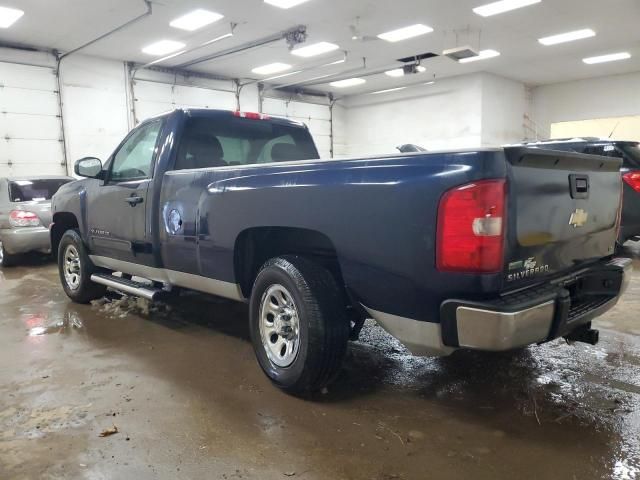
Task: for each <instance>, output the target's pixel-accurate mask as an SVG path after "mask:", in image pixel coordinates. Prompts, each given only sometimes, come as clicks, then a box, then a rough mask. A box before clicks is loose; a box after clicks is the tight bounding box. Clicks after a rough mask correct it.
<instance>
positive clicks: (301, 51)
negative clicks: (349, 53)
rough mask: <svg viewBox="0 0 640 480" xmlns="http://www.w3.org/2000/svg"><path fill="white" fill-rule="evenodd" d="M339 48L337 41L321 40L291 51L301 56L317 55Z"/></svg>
mask: <svg viewBox="0 0 640 480" xmlns="http://www.w3.org/2000/svg"><path fill="white" fill-rule="evenodd" d="M339 48H340V47H339V46H338V45H336V44H335V43H329V42H319V43H314V44H313V45H307V46H306V47H302V48H296V49H295V50H291V53H292V54H293V55H297V56H299V57H315V56H316V55H322V54H323V53H327V52H333V51H334V50H337V49H339Z"/></svg>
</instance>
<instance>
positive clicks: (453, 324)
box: [365, 258, 633, 355]
mask: <svg viewBox="0 0 640 480" xmlns="http://www.w3.org/2000/svg"><path fill="white" fill-rule="evenodd" d="M632 270H633V267H632V261H631V260H630V259H627V258H616V259H613V260H611V261H609V262H607V263H603V264H601V265H599V266H598V267H597V268H596V267H594V268H593V269H588V270H585V271H583V272H580V273H579V274H576V275H575V276H573V277H570V278H569V279H561V281H558V282H556V283H555V284H549V285H548V286H546V287H545V289H543V290H541V293H540V295H539V296H537V297H534V298H529V299H528V300H527V302H526V303H527V306H526V307H525V308H516V307H517V304H510V305H509V304H507V305H506V306H505V304H504V302H502V303H496V305H500V306H501V308H492V307H491V303H490V302H487V303H485V304H481V303H474V302H465V301H462V300H450V301H446V302H444V303H443V304H442V308H441V318H440V323H431V322H422V321H417V320H412V319H409V318H401V317H397V316H395V315H390V314H386V313H383V312H378V311H375V310H372V309H370V308H367V307H365V308H367V311H368V312H369V314H370V315H371V316H372V317H373V318H374V319H375V320H376V321H377V322H378V323H379V324H380V325H381V326H382V327H383V328H384V329H385V330H387V331H388V332H389V333H390V334H391V335H393V336H394V337H396V338H397V339H398V340H399V341H400V342H402V343H403V344H404V345H405V346H406V347H407V348H408V349H409V350H410V351H411V352H412V353H413V354H415V355H448V354H449V353H451V352H452V351H454V350H455V349H457V348H468V349H474V350H485V351H506V350H512V349H514V348H519V347H523V346H526V345H530V344H534V343H542V342H545V341H549V340H552V339H554V338H558V337H560V336H564V335H566V334H568V333H570V332H571V331H574V330H575V329H577V328H579V327H581V326H583V325H585V324H588V323H589V322H590V321H591V320H593V319H594V318H596V317H598V316H600V315H602V314H603V313H605V312H606V311H608V310H610V309H611V308H613V307H614V306H615V305H616V303H618V300H619V299H620V297H621V295H622V294H623V293H624V292H625V291H626V290H627V288H628V287H629V283H630V281H631V272H632ZM578 278H579V279H581V280H584V283H586V284H588V286H589V288H591V290H590V291H587V292H586V293H587V294H589V295H591V297H589V295H586V298H587V300H584V299H572V298H571V297H570V295H569V291H568V290H567V289H566V288H567V287H568V285H569V284H570V282H571V281H573V282H575V281H577V279H578ZM607 282H612V283H611V284H609V283H607ZM599 283H603V285H599ZM600 290H602V292H603V294H602V295H596V294H595V293H594V292H597V293H601V292H600ZM605 293H606V294H605Z"/></svg>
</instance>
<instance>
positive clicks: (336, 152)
mask: <svg viewBox="0 0 640 480" xmlns="http://www.w3.org/2000/svg"><path fill="white" fill-rule="evenodd" d="M332 113H333V156H334V157H335V158H342V157H345V156H347V155H348V154H349V151H348V150H349V149H348V144H349V138H348V136H347V108H346V107H345V106H344V105H343V103H342V102H336V103H335V104H334V105H333V112H332Z"/></svg>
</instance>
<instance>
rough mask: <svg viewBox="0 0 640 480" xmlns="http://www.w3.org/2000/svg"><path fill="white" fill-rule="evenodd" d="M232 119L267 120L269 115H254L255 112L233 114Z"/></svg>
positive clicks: (236, 112)
mask: <svg viewBox="0 0 640 480" xmlns="http://www.w3.org/2000/svg"><path fill="white" fill-rule="evenodd" d="M233 116H234V117H240V118H248V119H249V120H269V118H270V117H269V115H265V114H264V113H255V112H239V111H237V110H236V111H235V112H233Z"/></svg>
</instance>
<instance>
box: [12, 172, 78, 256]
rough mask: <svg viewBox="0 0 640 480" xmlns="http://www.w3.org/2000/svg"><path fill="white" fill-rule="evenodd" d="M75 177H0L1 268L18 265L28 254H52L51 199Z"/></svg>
mask: <svg viewBox="0 0 640 480" xmlns="http://www.w3.org/2000/svg"><path fill="white" fill-rule="evenodd" d="M71 181H73V178H70V177H62V176H45V175H43V176H38V177H31V176H28V177H26V176H25V177H8V178H0V267H8V266H12V265H15V264H16V262H17V260H18V259H19V255H20V254H23V253H27V252H43V253H49V252H51V241H50V238H49V225H50V224H51V197H53V195H54V194H55V193H56V192H57V191H58V189H59V188H60V187H61V186H62V185H64V184H65V183H68V182H71Z"/></svg>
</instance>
